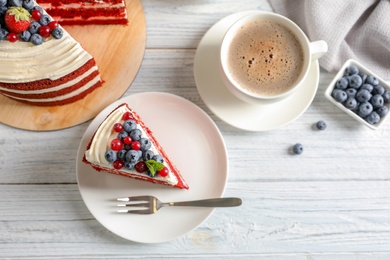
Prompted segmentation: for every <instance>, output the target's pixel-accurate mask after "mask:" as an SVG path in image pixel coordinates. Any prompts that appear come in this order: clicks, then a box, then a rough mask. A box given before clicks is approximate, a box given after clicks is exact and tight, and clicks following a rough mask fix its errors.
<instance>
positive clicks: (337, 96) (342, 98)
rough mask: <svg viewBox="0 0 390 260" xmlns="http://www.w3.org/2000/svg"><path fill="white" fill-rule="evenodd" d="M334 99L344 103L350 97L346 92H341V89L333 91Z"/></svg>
mask: <svg viewBox="0 0 390 260" xmlns="http://www.w3.org/2000/svg"><path fill="white" fill-rule="evenodd" d="M332 97H333V98H334V99H335V100H336V101H337V102H340V103H342V102H344V101H345V100H347V98H348V96H347V93H345V91H343V90H341V89H334V90H333V91H332Z"/></svg>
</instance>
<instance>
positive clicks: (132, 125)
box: [123, 120, 137, 133]
mask: <svg viewBox="0 0 390 260" xmlns="http://www.w3.org/2000/svg"><path fill="white" fill-rule="evenodd" d="M136 128H137V123H136V122H135V121H134V120H126V121H125V122H123V129H124V130H125V131H126V132H128V133H130V132H131V130H133V129H136Z"/></svg>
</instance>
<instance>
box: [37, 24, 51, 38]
mask: <svg viewBox="0 0 390 260" xmlns="http://www.w3.org/2000/svg"><path fill="white" fill-rule="evenodd" d="M39 34H40V35H41V36H42V37H49V36H50V28H49V26H47V25H42V26H41V27H39Z"/></svg>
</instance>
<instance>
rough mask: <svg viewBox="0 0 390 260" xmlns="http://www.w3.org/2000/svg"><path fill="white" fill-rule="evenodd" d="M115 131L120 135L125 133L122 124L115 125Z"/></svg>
mask: <svg viewBox="0 0 390 260" xmlns="http://www.w3.org/2000/svg"><path fill="white" fill-rule="evenodd" d="M114 131H115V132H117V133H120V132H122V131H123V125H122V124H121V123H116V124H114Z"/></svg>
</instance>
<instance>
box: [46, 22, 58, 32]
mask: <svg viewBox="0 0 390 260" xmlns="http://www.w3.org/2000/svg"><path fill="white" fill-rule="evenodd" d="M48 26H49V28H50V31H52V30H53V29H54V28H57V27H58V22H57V21H51V22H50V23H49V24H48Z"/></svg>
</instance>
